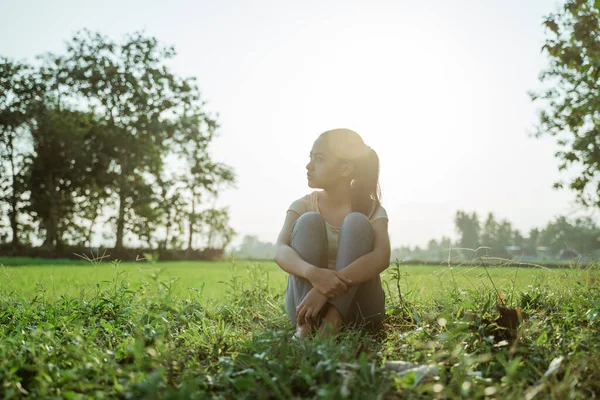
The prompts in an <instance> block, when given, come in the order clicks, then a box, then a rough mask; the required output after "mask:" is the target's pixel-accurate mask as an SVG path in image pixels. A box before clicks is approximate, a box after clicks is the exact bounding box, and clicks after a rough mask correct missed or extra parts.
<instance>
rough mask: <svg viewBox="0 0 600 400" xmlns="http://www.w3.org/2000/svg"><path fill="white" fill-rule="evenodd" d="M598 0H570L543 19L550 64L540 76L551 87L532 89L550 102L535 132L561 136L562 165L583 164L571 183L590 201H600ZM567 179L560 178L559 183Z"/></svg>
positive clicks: (562, 167)
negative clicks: (538, 90)
mask: <svg viewBox="0 0 600 400" xmlns="http://www.w3.org/2000/svg"><path fill="white" fill-rule="evenodd" d="M598 4H599V3H598V1H594V0H567V1H566V2H565V4H564V6H563V7H562V9H561V10H560V11H559V12H558V13H556V14H550V15H548V16H547V17H546V18H545V21H544V25H545V27H546V31H547V33H548V36H547V38H546V41H545V43H544V46H543V47H542V49H543V51H545V52H546V53H547V54H548V58H549V67H548V68H547V69H546V70H544V71H543V72H542V73H541V74H540V80H541V81H542V82H546V83H548V84H549V89H548V90H546V91H542V92H540V93H531V98H532V100H541V101H542V102H543V104H544V105H545V106H546V107H545V109H544V110H543V111H541V113H540V117H539V124H538V127H537V132H536V136H538V137H540V136H553V137H556V138H557V142H558V144H559V146H560V150H559V151H558V152H557V153H556V156H557V158H558V159H559V160H560V161H561V164H560V166H559V170H565V169H567V168H568V167H570V166H572V165H580V166H581V167H582V171H581V172H580V173H578V174H577V176H576V177H575V178H573V179H572V180H571V181H570V183H569V184H568V186H569V188H570V189H572V190H574V191H575V192H576V193H577V198H578V200H579V201H580V202H581V203H582V204H583V205H586V206H591V205H594V206H596V207H598V206H600V179H599V176H600V174H599V172H600V11H599V8H600V7H598ZM563 186H564V182H557V183H556V184H555V187H557V188H561V187H563Z"/></svg>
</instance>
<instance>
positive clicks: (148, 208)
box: [46, 31, 200, 248]
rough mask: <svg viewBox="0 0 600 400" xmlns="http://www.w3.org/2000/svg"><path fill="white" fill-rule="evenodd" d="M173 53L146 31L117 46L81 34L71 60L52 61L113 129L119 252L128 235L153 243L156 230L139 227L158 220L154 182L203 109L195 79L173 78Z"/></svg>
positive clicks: (73, 45) (110, 133) (99, 37)
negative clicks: (184, 124)
mask: <svg viewBox="0 0 600 400" xmlns="http://www.w3.org/2000/svg"><path fill="white" fill-rule="evenodd" d="M174 55H175V51H174V49H173V48H172V47H164V46H161V45H159V43H158V42H157V40H156V39H155V38H153V37H146V36H144V35H143V34H141V33H135V34H133V35H130V36H127V37H126V38H125V40H124V41H123V42H122V43H116V42H114V41H112V40H109V39H108V38H106V37H104V36H102V35H100V34H93V33H91V32H89V31H82V32H79V33H78V34H77V35H76V36H75V37H74V38H73V39H72V40H71V41H70V42H69V43H68V48H67V55H66V56H62V57H58V56H53V55H49V56H47V58H46V59H47V62H48V63H49V64H52V65H53V69H55V70H56V72H55V73H57V74H58V75H59V76H61V77H63V78H64V82H65V83H66V84H68V85H69V86H70V87H71V88H72V89H73V90H74V92H75V93H76V95H77V96H78V97H79V99H80V100H81V101H80V103H83V104H86V105H87V106H88V107H90V109H92V110H93V111H94V113H95V114H96V115H97V116H98V118H99V119H100V120H101V121H102V122H103V123H105V124H106V126H107V132H108V133H107V135H108V136H109V143H110V148H111V149H112V150H113V156H114V157H113V164H114V166H113V169H112V172H114V174H115V175H116V179H114V181H113V182H112V184H111V190H113V191H114V193H115V194H116V196H117V200H116V202H117V205H116V208H117V210H118V211H117V214H116V216H115V218H114V222H115V226H116V243H115V247H116V248H122V247H123V238H124V235H125V233H126V231H131V230H135V231H136V232H137V233H138V234H141V235H143V236H145V237H146V239H148V237H147V236H148V233H149V230H148V229H145V228H143V227H142V226H140V223H139V222H140V221H141V220H145V221H146V222H152V223H154V222H155V221H156V219H157V218H158V216H157V213H155V212H154V208H155V203H156V199H155V197H154V194H153V188H152V186H151V182H152V179H151V176H155V175H156V174H157V173H158V172H159V171H161V170H162V167H163V159H164V157H165V155H166V153H167V149H168V146H169V144H170V143H172V140H173V136H174V135H175V133H176V131H177V129H179V128H180V124H179V122H178V121H180V120H181V119H183V118H185V119H186V120H187V119H189V115H185V113H188V112H190V110H191V111H192V112H199V110H200V107H199V106H198V105H197V103H198V101H199V98H200V93H199V90H198V87H197V86H196V84H195V82H194V80H193V79H191V78H187V79H186V78H180V77H178V76H176V75H174V74H173V73H171V72H170V70H169V69H168V68H167V66H166V65H165V63H166V61H167V60H169V59H171V58H173V57H174ZM190 104H194V105H196V106H195V107H189V105H190ZM138 217H140V218H138Z"/></svg>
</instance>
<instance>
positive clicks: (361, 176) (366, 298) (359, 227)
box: [275, 129, 390, 338]
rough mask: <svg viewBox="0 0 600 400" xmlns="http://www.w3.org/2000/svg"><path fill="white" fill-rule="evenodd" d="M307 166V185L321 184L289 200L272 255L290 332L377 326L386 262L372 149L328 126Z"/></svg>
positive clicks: (376, 162) (386, 238)
mask: <svg viewBox="0 0 600 400" xmlns="http://www.w3.org/2000/svg"><path fill="white" fill-rule="evenodd" d="M306 169H307V178H308V186H309V187H311V188H315V189H322V190H320V191H313V192H312V193H310V194H308V195H306V196H304V197H302V198H300V199H298V200H296V201H294V202H293V203H292V204H291V205H290V207H289V209H288V211H287V214H286V217H285V222H284V224H283V228H282V229H281V233H280V234H279V237H278V239H277V252H276V255H275V262H276V263H277V264H278V265H279V266H280V267H281V269H283V270H284V271H286V272H287V273H289V277H288V284H287V288H286V293H285V306H286V310H287V314H288V317H289V318H290V320H291V321H292V323H294V324H296V326H297V330H296V334H295V336H296V337H298V338H305V337H306V336H308V335H309V334H310V333H311V331H312V330H313V329H314V328H318V329H319V331H321V332H322V333H323V334H325V335H326V334H332V333H338V332H339V331H340V330H341V328H342V326H343V325H350V324H360V325H370V326H377V325H379V324H381V322H382V320H383V317H384V314H385V294H384V292H383V288H382V287H381V280H380V278H379V274H380V273H381V272H383V271H384V270H385V269H386V268H387V267H388V266H389V264H390V241H389V236H388V231H387V228H388V218H387V214H386V211H385V209H384V208H383V207H382V206H381V200H380V197H381V195H380V190H379V182H378V181H379V158H378V156H377V153H375V150H373V149H371V148H370V147H368V146H367V145H365V143H364V142H363V140H362V138H361V137H360V135H358V133H356V132H354V131H351V130H349V129H334V130H331V131H327V132H324V133H322V134H321V135H320V136H319V137H318V138H317V140H316V141H315V142H314V144H313V147H312V150H311V152H310V162H309V163H308V164H307V165H306Z"/></svg>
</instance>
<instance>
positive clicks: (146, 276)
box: [0, 257, 572, 301]
mask: <svg viewBox="0 0 600 400" xmlns="http://www.w3.org/2000/svg"><path fill="white" fill-rule="evenodd" d="M0 261H3V262H4V263H3V264H2V263H0V278H1V279H2V282H3V287H4V288H3V289H4V291H5V292H6V291H15V292H18V293H20V294H22V295H23V296H25V297H32V296H34V295H35V293H36V292H38V291H39V290H40V289H43V290H44V291H45V292H46V299H47V300H50V301H52V300H54V299H57V298H60V297H62V296H70V297H73V296H81V295H83V296H84V297H86V296H93V295H95V293H96V292H97V288H98V286H97V285H98V284H99V283H100V284H101V283H106V282H110V281H111V280H112V279H113V278H114V275H115V268H114V266H113V264H111V263H110V262H106V261H105V262H100V263H98V264H92V263H90V262H88V261H86V260H79V261H78V260H60V261H59V263H57V264H53V263H48V262H49V261H52V260H44V259H37V258H26V257H22V258H21V257H20V258H18V259H17V260H16V263H13V262H11V260H10V258H5V259H3V260H0ZM67 261H69V262H70V263H67ZM236 264H237V267H238V268H237V271H238V273H239V274H240V275H241V276H242V277H246V278H247V277H248V272H247V269H248V268H249V267H253V266H255V267H256V268H258V269H259V271H260V273H261V274H264V275H265V276H266V277H267V279H268V281H269V285H270V288H271V289H273V290H275V291H283V290H285V284H286V280H287V274H286V273H285V272H283V271H282V270H281V269H280V268H279V267H278V266H277V265H276V264H275V263H274V262H248V261H238V262H236ZM118 268H119V274H120V275H119V279H120V280H123V281H127V283H128V285H129V287H130V288H132V289H139V288H141V287H145V288H146V290H147V291H149V292H155V291H156V290H157V284H158V282H161V281H163V282H166V281H169V282H170V285H171V293H172V294H173V295H176V296H177V297H179V298H194V297H195V296H196V295H197V292H198V291H199V290H201V291H202V293H203V297H204V298H205V299H212V300H216V301H220V300H222V299H223V298H224V297H225V293H226V291H225V289H226V288H227V283H228V282H229V281H230V279H231V275H232V263H231V262H189V261H175V262H159V263H153V262H146V261H137V262H129V263H119V265H118ZM389 271H391V270H389ZM487 271H488V272H489V275H490V276H491V278H492V280H493V282H494V283H495V284H496V285H497V286H498V287H499V288H500V289H505V290H506V289H510V290H512V288H513V281H515V286H514V287H515V288H517V289H521V288H523V287H526V286H527V285H528V284H529V283H531V282H532V281H533V280H534V279H536V278H540V279H541V278H543V277H545V276H562V277H568V276H570V275H571V274H572V270H551V271H548V270H547V269H544V268H520V269H518V268H515V267H490V268H488V269H487ZM401 273H402V279H401V280H402V283H401V287H402V290H403V291H404V292H409V293H410V294H411V295H412V296H414V297H415V298H417V297H423V296H425V297H431V296H432V295H435V294H436V293H437V292H440V291H441V292H442V293H443V292H444V291H445V290H446V289H447V288H448V287H449V286H454V285H458V286H460V287H461V288H462V289H464V290H476V289H478V288H482V287H489V288H492V286H491V281H490V279H489V277H488V274H487V273H486V272H485V270H484V269H483V268H481V267H473V266H463V267H448V266H417V265H402V267H401ZM387 277H388V280H387V281H388V282H387V283H388V285H390V286H389V288H388V289H389V290H390V291H391V292H392V293H393V292H394V291H397V286H396V285H395V284H393V282H392V280H393V279H392V274H391V273H388V274H387ZM515 278H516V279H515Z"/></svg>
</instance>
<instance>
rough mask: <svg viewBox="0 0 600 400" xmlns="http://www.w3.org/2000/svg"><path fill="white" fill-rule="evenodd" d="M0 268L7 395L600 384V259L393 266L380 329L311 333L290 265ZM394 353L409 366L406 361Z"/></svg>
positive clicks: (449, 394) (245, 394) (373, 392)
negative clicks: (514, 322)
mask: <svg viewBox="0 0 600 400" xmlns="http://www.w3.org/2000/svg"><path fill="white" fill-rule="evenodd" d="M157 271H160V272H159V273H157ZM1 274H2V275H0V360H1V361H0V382H1V383H0V385H2V386H0V397H3V398H20V397H24V396H28V395H29V396H33V397H42V398H71V399H77V398H222V399H232V398H235V399H238V398H258V399H267V398H334V399H336V398H339V399H342V398H347V399H369V398H386V399H387V398H389V399H394V398H399V399H402V398H423V399H429V398H486V397H487V398H503V397H504V398H511V399H512V398H526V399H533V398H538V399H544V398H595V397H598V396H599V395H600V350H599V349H600V335H599V334H598V329H599V327H600V322H599V321H600V288H599V287H600V280H599V273H598V268H597V267H596V266H590V267H586V268H576V269H571V270H546V269H513V268H510V269H503V268H489V267H488V268H486V269H484V268H483V267H454V268H452V269H450V268H449V267H422V266H420V267H416V266H402V265H394V266H392V267H390V268H389V269H388V271H386V278H385V280H384V281H385V282H386V283H387V284H386V286H385V288H386V293H387V299H388V301H387V317H386V321H385V325H384V327H383V329H381V330H380V331H377V332H367V331H362V330H354V331H347V332H344V333H343V334H342V335H340V336H339V337H337V338H335V339H331V338H321V337H316V338H314V339H312V340H309V341H304V342H295V341H290V340H289V338H290V336H291V334H292V333H293V327H292V326H291V324H290V323H289V322H288V321H287V317H286V315H285V312H284V308H283V295H282V294H283V284H284V282H285V276H284V275H283V274H282V273H281V272H279V271H278V270H277V267H276V266H275V265H273V264H271V263H264V264H260V265H256V264H253V263H238V264H237V265H235V266H232V265H231V264H229V263H158V264H153V263H142V262H138V263H131V264H126V263H123V264H119V263H114V264H110V263H107V264H106V265H104V263H103V264H101V265H100V266H97V267H94V266H85V265H83V266H52V265H44V266H22V267H4V268H3V269H2V271H1ZM153 274H154V275H153ZM49 276H52V278H51V279H50V280H49V281H48V280H47V279H49ZM39 281H42V282H43V283H42V284H39V283H38V282H39ZM220 281H221V282H225V283H219V282H220ZM51 284H53V286H51ZM398 287H399V288H400V292H398ZM82 288H83V289H84V291H83V292H81V289H82ZM190 288H195V289H197V290H192V289H190ZM499 293H501V296H502V300H500V297H499ZM501 301H502V302H503V303H504V305H505V306H506V307H507V309H509V310H513V308H518V310H519V312H518V314H517V313H515V315H518V316H519V321H520V323H519V325H518V326H517V327H515V328H513V327H511V326H508V327H507V326H506V325H505V324H504V322H503V319H502V318H499V317H501V316H502V315H504V314H501V312H505V311H506V310H505V309H503V308H502V307H500V308H499V307H498V303H499V302H501ZM398 361H405V362H410V363H414V364H413V365H412V366H414V367H415V368H413V369H412V370H409V371H406V370H404V371H397V369H398V366H401V367H403V366H404V364H401V363H399V362H398ZM394 368H395V369H396V370H394Z"/></svg>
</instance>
